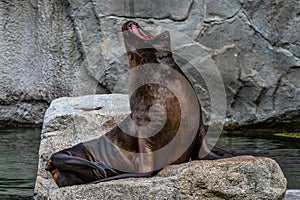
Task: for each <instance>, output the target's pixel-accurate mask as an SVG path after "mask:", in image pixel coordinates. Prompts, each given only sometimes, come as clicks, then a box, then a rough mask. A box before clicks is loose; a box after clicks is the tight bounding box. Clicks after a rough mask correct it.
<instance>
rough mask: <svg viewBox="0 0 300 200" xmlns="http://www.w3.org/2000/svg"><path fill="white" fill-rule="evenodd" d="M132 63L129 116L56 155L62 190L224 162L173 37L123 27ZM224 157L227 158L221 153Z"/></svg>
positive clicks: (54, 169)
mask: <svg viewBox="0 0 300 200" xmlns="http://www.w3.org/2000/svg"><path fill="white" fill-rule="evenodd" d="M122 32H123V36H124V43H125V47H126V51H127V55H128V59H129V65H130V69H131V72H130V78H129V91H130V110H131V114H130V115H129V116H128V117H126V118H125V119H124V121H122V122H121V123H120V124H118V125H117V126H116V127H114V128H113V129H112V130H110V131H109V132H107V133H106V134H105V135H103V136H101V137H99V138H97V139H94V140H90V141H87V142H82V143H79V144H77V145H75V146H73V147H71V148H68V149H64V150H62V151H59V152H57V153H54V154H53V155H52V156H51V158H50V160H49V161H48V163H47V166H46V170H47V171H50V172H51V174H52V176H53V178H54V180H55V181H56V183H57V185H58V186H59V187H62V186H69V185H78V184H84V183H96V182H101V181H108V180H113V179H119V178H126V177H148V176H152V175H153V174H155V173H156V172H157V171H158V170H160V169H162V168H163V167H165V166H167V165H169V164H179V163H183V162H188V161H189V160H196V159H201V156H200V155H199V151H200V149H201V151H202V153H203V152H204V154H205V155H206V156H205V158H207V159H218V158H221V157H222V156H220V155H216V154H215V153H212V152H210V150H209V149H208V147H207V144H206V139H205V129H204V124H203V120H202V112H201V106H200V103H199V101H198V98H197V96H196V95H195V91H194V89H193V87H192V85H191V83H190V82H189V80H188V79H187V77H186V76H185V75H184V73H183V72H182V71H181V69H180V68H179V66H178V65H177V64H176V63H175V61H174V59H173V57H172V52H171V45H170V35H169V32H163V33H161V34H160V35H158V36H156V37H155V36H153V35H152V34H150V33H148V32H146V31H145V30H143V29H142V28H141V27H140V26H139V25H138V24H137V23H136V22H133V21H129V22H127V23H125V24H124V25H123V26H122ZM221 153H222V154H223V157H224V155H225V153H224V152H221Z"/></svg>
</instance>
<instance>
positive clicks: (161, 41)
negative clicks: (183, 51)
mask: <svg viewBox="0 0 300 200" xmlns="http://www.w3.org/2000/svg"><path fill="white" fill-rule="evenodd" d="M152 42H153V46H154V47H155V48H156V49H158V50H162V51H171V38H170V33H169V31H165V32H162V33H161V34H159V35H157V36H156V37H155V38H154V39H153V40H152Z"/></svg>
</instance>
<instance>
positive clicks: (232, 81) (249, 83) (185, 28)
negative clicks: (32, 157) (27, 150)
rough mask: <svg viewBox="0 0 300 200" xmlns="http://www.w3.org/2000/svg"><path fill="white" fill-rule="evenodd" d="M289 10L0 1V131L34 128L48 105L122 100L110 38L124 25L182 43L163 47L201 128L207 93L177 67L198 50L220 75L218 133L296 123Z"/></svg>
mask: <svg viewBox="0 0 300 200" xmlns="http://www.w3.org/2000/svg"><path fill="white" fill-rule="evenodd" d="M299 9H300V3H299V1H297V0H290V1H284V0H278V1H275V2H274V1H263V0H256V1H252V0H230V1H222V2H217V3H216V1H212V0H207V1H202V0H194V1H192V0H181V1H179V0H176V1H174V0H173V1H170V0H167V1H158V0H155V1H146V0H144V1H134V0H130V1H119V0H109V1H104V0H94V1H90V0H61V1H47V0H37V1H18V0H11V1H1V2H0V52H1V59H0V122H6V121H15V122H19V123H37V124H38V123H42V120H43V114H44V112H45V111H46V109H47V107H48V105H49V103H50V102H51V101H52V100H54V99H55V98H57V97H62V96H81V95H87V94H96V93H110V92H122V93H126V81H127V78H128V76H126V74H127V75H128V67H127V62H128V61H127V58H126V56H125V55H124V53H125V49H124V47H123V46H122V45H123V39H122V36H121V34H120V28H121V25H122V24H123V23H124V22H125V21H128V20H129V19H132V18H134V17H138V22H139V23H140V24H141V25H142V26H146V28H148V29H149V30H151V31H152V32H153V33H155V34H157V33H159V32H160V31H161V30H162V29H171V30H173V33H171V37H172V38H176V37H177V36H176V35H180V34H183V35H185V36H186V37H185V38H181V39H176V40H175V42H178V41H179V42H181V43H180V45H177V44H174V43H173V44H172V45H173V49H174V50H176V52H175V57H176V60H177V61H178V62H179V63H180V64H182V65H181V66H182V67H183V70H184V71H185V72H186V73H187V76H188V77H189V78H190V79H191V80H192V83H193V84H194V86H195V88H196V90H197V93H198V95H199V97H200V99H201V100H202V103H203V107H204V111H205V113H206V118H205V119H206V121H209V120H210V119H211V117H210V116H209V113H210V109H211V108H210V106H211V105H210V102H211V101H212V100H211V98H212V96H213V93H214V90H213V91H211V90H209V89H208V88H207V83H206V82H205V81H203V79H202V78H201V75H202V74H201V73H200V74H199V73H195V72H197V71H195V70H193V69H191V68H189V67H188V66H189V65H186V63H187V62H188V61H192V60H194V59H195V58H198V59H204V58H205V56H206V54H203V50H205V51H206V52H207V53H208V54H209V56H211V58H212V59H213V61H214V64H215V65H216V66H217V67H218V70H219V72H220V73H221V75H222V79H223V81H224V82H218V84H224V85H225V90H226V95H227V98H225V99H224V100H227V103H226V101H224V105H223V106H224V107H225V105H226V104H227V105H226V107H227V108H228V110H227V115H226V118H227V122H228V123H231V122H238V123H249V122H264V121H266V120H269V119H273V118H275V119H278V118H283V119H293V118H294V117H297V116H298V117H299V112H298V110H299V108H300V84H299V81H298V80H299V79H300V77H299V76H300V75H299V74H300V73H299V67H300V45H299V31H300V30H299V28H300V27H299V26H300V25H299V24H300V23H299V12H298V11H299ZM195 46H197V47H198V48H197V49H195ZM203 63H206V62H203ZM198 64H199V63H196V64H195V65H194V66H193V67H194V68H197V67H200V68H201V66H199V65H198ZM211 64H212V63H209V64H208V66H211ZM210 80H215V79H213V78H212V79H210Z"/></svg>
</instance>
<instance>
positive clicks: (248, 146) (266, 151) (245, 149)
mask: <svg viewBox="0 0 300 200" xmlns="http://www.w3.org/2000/svg"><path fill="white" fill-rule="evenodd" d="M218 145H219V146H220V147H222V148H224V149H226V150H229V151H231V152H232V153H234V154H235V155H253V156H263V157H269V158H273V159H274V160H276V161H277V163H278V164H279V165H280V167H281V169H282V171H283V173H284V175H285V177H286V178H287V179H288V189H300V139H287V138H268V139H266V138H265V139H264V138H250V137H222V138H221V139H220V140H219V142H218Z"/></svg>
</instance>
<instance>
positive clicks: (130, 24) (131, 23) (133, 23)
mask: <svg viewBox="0 0 300 200" xmlns="http://www.w3.org/2000/svg"><path fill="white" fill-rule="evenodd" d="M132 26H137V23H136V22H134V21H129V22H128V24H127V27H128V28H131V27H132Z"/></svg>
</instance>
